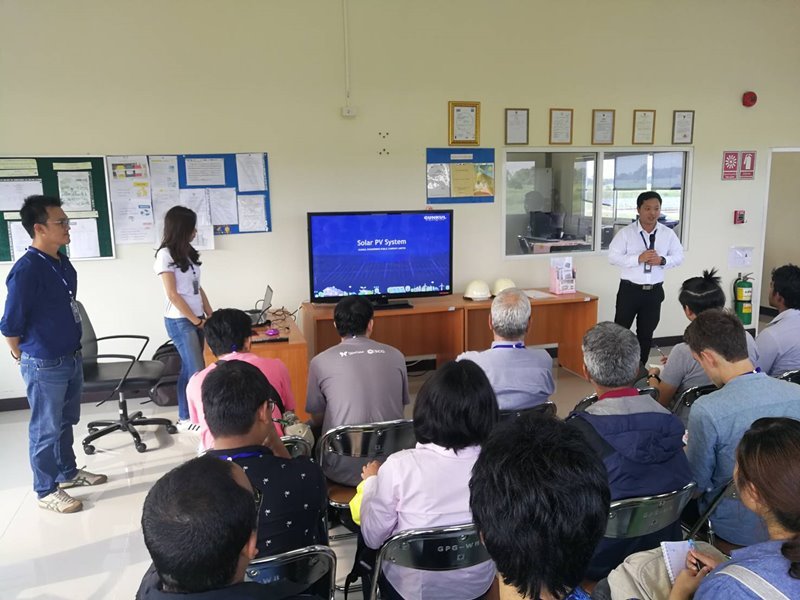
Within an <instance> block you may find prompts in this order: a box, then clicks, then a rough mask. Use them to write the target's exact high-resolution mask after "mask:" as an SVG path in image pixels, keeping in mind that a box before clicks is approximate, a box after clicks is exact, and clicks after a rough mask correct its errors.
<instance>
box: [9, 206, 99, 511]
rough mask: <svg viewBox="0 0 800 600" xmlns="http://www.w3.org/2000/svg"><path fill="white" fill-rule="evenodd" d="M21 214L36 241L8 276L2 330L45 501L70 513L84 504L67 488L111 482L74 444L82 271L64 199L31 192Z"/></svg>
mask: <svg viewBox="0 0 800 600" xmlns="http://www.w3.org/2000/svg"><path fill="white" fill-rule="evenodd" d="M20 217H21V219H22V226H23V227H24V228H25V230H26V231H27V232H28V234H29V235H30V236H31V238H32V239H33V242H32V244H31V246H30V247H29V248H28V251H27V252H26V253H25V254H24V255H22V256H21V257H20V258H19V260H18V261H17V262H16V263H15V264H14V266H13V267H12V268H11V271H10V272H9V274H8V277H7V278H6V287H7V288H8V297H7V298H6V306H5V312H4V314H3V318H2V320H0V333H2V334H3V336H5V338H6V342H7V343H8V345H9V347H10V348H11V356H12V358H13V359H14V360H15V361H17V364H19V365H20V371H21V373H22V378H23V380H24V381H25V386H26V392H27V396H28V403H29V404H30V407H31V422H30V426H29V428H28V433H29V438H30V442H29V453H30V461H31V468H32V469H33V489H34V491H36V494H37V496H38V502H39V506H40V507H42V508H44V509H47V510H52V511H54V512H59V513H72V512H77V511H79V510H81V509H82V508H83V504H82V503H81V501H80V500H77V499H75V498H73V497H72V496H70V495H69V494H67V492H65V491H64V489H67V488H72V487H78V486H86V485H97V484H100V483H105V482H106V480H107V477H106V476H105V475H96V474H94V473H90V472H88V471H85V470H83V469H78V468H77V466H76V463H75V452H74V451H73V449H72V443H73V436H72V427H73V426H74V425H76V424H77V423H78V420H79V418H80V399H81V388H82V387H83V363H82V361H81V353H80V349H81V318H80V312H79V311H78V304H77V301H76V299H75V298H76V295H77V290H78V275H77V273H76V272H75V269H74V268H73V266H72V264H71V263H70V262H69V259H68V258H67V257H66V256H65V255H64V254H63V253H61V252H60V251H59V248H61V247H62V246H65V245H66V244H69V241H70V238H69V219H68V218H67V215H66V214H65V213H64V211H63V210H62V208H61V200H59V199H58V198H53V197H47V196H29V197H28V198H26V199H25V202H24V203H23V205H22V209H21V210H20Z"/></svg>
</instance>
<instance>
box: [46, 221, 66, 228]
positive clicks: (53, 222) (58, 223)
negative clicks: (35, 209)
mask: <svg viewBox="0 0 800 600" xmlns="http://www.w3.org/2000/svg"><path fill="white" fill-rule="evenodd" d="M45 222H46V223H52V224H53V225H60V226H61V227H62V228H64V229H69V219H59V220H58V221H45Z"/></svg>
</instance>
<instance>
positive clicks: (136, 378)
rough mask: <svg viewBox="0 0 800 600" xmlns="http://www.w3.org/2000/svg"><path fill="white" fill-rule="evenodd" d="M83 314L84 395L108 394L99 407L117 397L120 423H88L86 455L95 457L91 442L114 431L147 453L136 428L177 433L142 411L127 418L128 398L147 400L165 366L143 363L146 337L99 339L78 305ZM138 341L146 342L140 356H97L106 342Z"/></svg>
mask: <svg viewBox="0 0 800 600" xmlns="http://www.w3.org/2000/svg"><path fill="white" fill-rule="evenodd" d="M78 307H79V308H80V312H81V321H82V323H81V325H82V327H83V336H82V337H81V348H82V353H83V391H84V392H88V393H92V392H94V393H98V392H101V393H102V392H107V393H108V397H107V398H106V399H105V400H102V401H101V402H99V403H98V406H99V405H100V404H103V402H106V401H107V400H110V399H111V398H113V397H114V396H115V395H116V396H118V400H117V403H118V406H119V417H118V418H117V420H102V421H92V422H90V423H89V435H87V436H86V437H85V438H83V451H84V452H85V453H86V454H94V451H95V447H94V446H93V445H92V442H93V441H94V440H96V439H98V438H101V437H103V436H104V435H108V434H109V433H112V432H114V431H127V432H128V433H129V434H131V437H133V443H134V445H135V446H136V450H137V451H138V452H144V451H145V450H147V446H146V445H145V444H144V442H142V438H141V437H140V436H139V433H138V432H137V431H136V429H135V427H136V426H139V425H164V426H165V427H166V428H167V431H168V432H169V433H177V432H178V430H177V428H176V427H175V425H173V424H172V421H170V420H169V419H163V418H145V417H143V416H142V412H141V411H137V412H135V413H133V414H132V415H128V402H127V400H126V399H125V397H126V395H128V396H133V397H141V396H147V394H148V390H150V388H152V387H153V386H154V385H156V384H157V383H158V381H159V379H161V375H162V374H163V373H164V367H165V365H164V363H162V362H160V361H157V360H140V359H141V357H142V352H144V349H145V347H146V346H147V343H148V342H149V341H150V338H149V337H147V336H145V335H108V336H104V337H100V338H99V337H96V336H95V333H94V328H93V327H92V322H91V321H90V320H89V315H88V314H86V309H85V308H84V307H83V304H81V303H80V302H78ZM118 339H129V340H131V339H135V340H143V342H144V343H143V344H142V348H141V350H139V354H138V355H137V356H133V355H130V354H98V351H97V350H98V344H97V342H100V341H105V340H118Z"/></svg>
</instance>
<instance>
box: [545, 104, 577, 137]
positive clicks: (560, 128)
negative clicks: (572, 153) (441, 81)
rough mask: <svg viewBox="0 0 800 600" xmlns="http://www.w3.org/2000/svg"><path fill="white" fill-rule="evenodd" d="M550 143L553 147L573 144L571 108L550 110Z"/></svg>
mask: <svg viewBox="0 0 800 600" xmlns="http://www.w3.org/2000/svg"><path fill="white" fill-rule="evenodd" d="M550 143H551V144H553V145H556V144H571V143H572V109H571V108H551V109H550Z"/></svg>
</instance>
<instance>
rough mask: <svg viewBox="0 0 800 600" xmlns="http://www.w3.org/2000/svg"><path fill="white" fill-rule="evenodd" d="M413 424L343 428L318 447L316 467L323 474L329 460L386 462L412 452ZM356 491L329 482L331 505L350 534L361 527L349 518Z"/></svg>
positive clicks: (404, 422) (404, 421)
mask: <svg viewBox="0 0 800 600" xmlns="http://www.w3.org/2000/svg"><path fill="white" fill-rule="evenodd" d="M416 443H417V440H416V438H415V437H414V423H413V421H410V420H406V419H398V420H396V421H382V422H380V423H369V424H367V425H342V426H341V427H335V428H333V429H331V430H330V431H328V432H327V433H326V434H325V435H323V436H322V438H320V440H319V442H318V443H317V464H318V465H319V466H320V467H321V468H322V469H323V470H324V469H325V461H326V459H328V458H329V457H330V456H332V455H334V456H340V457H350V458H368V459H371V460H376V459H385V458H386V457H387V456H389V455H390V454H393V453H395V452H398V451H400V450H407V449H409V448H413V447H414V446H415V445H416ZM355 494H356V488H354V487H349V486H346V485H340V484H338V483H334V482H333V481H330V480H329V481H328V504H329V505H330V506H331V507H332V508H333V509H334V510H335V511H336V512H337V513H338V514H339V516H340V517H341V519H342V524H343V525H344V526H345V527H346V528H347V529H349V530H350V531H358V526H357V525H356V524H355V523H353V522H352V518H351V517H350V500H352V499H353V496H355Z"/></svg>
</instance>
